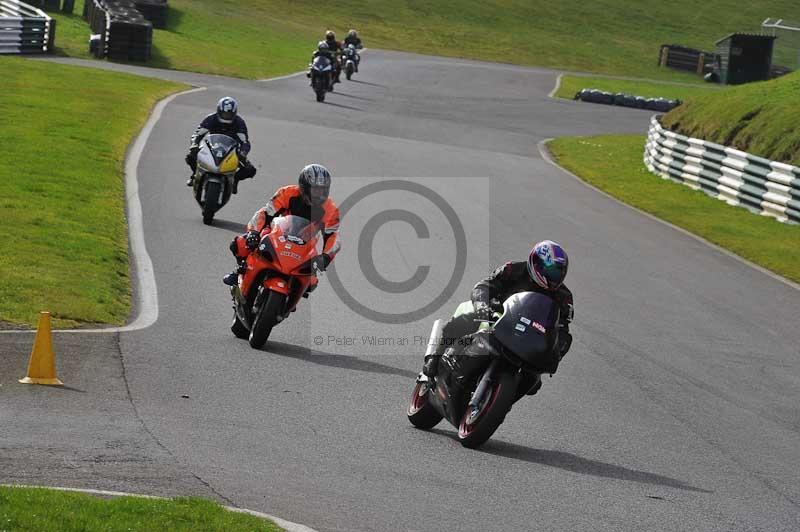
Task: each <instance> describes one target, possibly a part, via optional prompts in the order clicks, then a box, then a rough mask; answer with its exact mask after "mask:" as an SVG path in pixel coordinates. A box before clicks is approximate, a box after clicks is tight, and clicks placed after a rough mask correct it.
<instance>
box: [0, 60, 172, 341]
mask: <svg viewBox="0 0 800 532" xmlns="http://www.w3.org/2000/svg"><path fill="white" fill-rule="evenodd" d="M0 71H2V72H3V75H2V76H0V94H2V95H3V96H2V98H0V116H2V117H3V122H4V125H3V138H4V139H5V140H6V152H7V162H6V164H3V165H0V227H2V228H3V230H2V232H0V321H3V322H10V323H14V324H17V325H22V324H27V325H33V324H35V323H36V319H37V317H38V313H39V311H41V310H49V311H50V312H51V313H52V315H53V318H54V324H55V325H56V326H59V327H64V326H76V325H81V324H84V323H112V324H121V323H123V322H124V321H125V319H126V317H127V316H128V312H129V310H130V295H131V286H130V276H129V265H128V238H127V226H126V223H125V197H124V182H123V179H122V175H123V164H124V158H125V150H126V148H127V146H128V144H129V142H130V141H131V139H132V138H133V136H134V135H135V134H136V133H137V132H138V131H139V130H140V129H141V127H142V125H143V124H144V122H145V121H146V120H147V117H148V115H149V114H150V109H151V108H152V106H153V104H154V103H155V102H156V101H157V100H159V99H160V98H162V97H164V96H166V95H167V94H169V93H172V92H175V91H177V90H179V89H180V88H182V87H183V86H182V85H179V84H176V83H168V82H163V81H158V80H152V79H146V78H141V77H137V76H130V75H125V74H117V73H112V72H103V71H99V70H95V69H86V68H78V67H72V66H65V65H56V64H51V63H45V62H40V61H29V60H26V59H22V58H18V57H0ZM56 87H57V89H54V88H56ZM123 102H124V103H123ZM9 150H10V151H9Z"/></svg>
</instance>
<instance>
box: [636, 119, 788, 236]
mask: <svg viewBox="0 0 800 532" xmlns="http://www.w3.org/2000/svg"><path fill="white" fill-rule="evenodd" d="M644 163H645V165H647V168H648V169H649V170H650V171H651V172H653V173H654V174H656V175H658V176H660V177H663V178H665V179H671V180H673V181H677V182H679V183H683V184H685V185H688V186H690V187H691V188H694V189H696V190H702V191H703V192H705V193H706V194H708V195H710V196H713V197H715V198H718V199H721V200H723V201H726V202H727V203H728V204H730V205H738V206H741V207H745V208H747V209H749V210H751V211H753V212H756V213H758V214H763V215H768V216H773V217H775V218H777V219H778V220H779V221H781V222H790V223H800V168H798V167H797V166H792V165H789V164H785V163H778V162H774V161H770V160H769V159H764V158H763V157H758V156H755V155H750V154H749V153H746V152H743V151H740V150H737V149H734V148H728V147H725V146H722V145H720V144H715V143H713V142H708V141H705V140H700V139H693V138H690V137H685V136H683V135H679V134H677V133H674V132H672V131H669V130H666V129H664V128H663V127H661V123H660V122H659V121H658V116H654V117H653V118H652V120H651V121H650V130H649V131H648V133H647V143H646V144H645V149H644Z"/></svg>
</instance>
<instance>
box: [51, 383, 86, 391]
mask: <svg viewBox="0 0 800 532" xmlns="http://www.w3.org/2000/svg"><path fill="white" fill-rule="evenodd" d="M51 389H52V390H66V391H68V392H78V393H86V390H81V389H80V388H73V387H72V386H67V385H66V384H65V385H63V386H52V387H51Z"/></svg>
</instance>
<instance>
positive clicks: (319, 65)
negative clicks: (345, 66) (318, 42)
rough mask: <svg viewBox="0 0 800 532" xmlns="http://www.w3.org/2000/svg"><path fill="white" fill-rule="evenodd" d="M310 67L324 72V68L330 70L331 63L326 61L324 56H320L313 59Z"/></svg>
mask: <svg viewBox="0 0 800 532" xmlns="http://www.w3.org/2000/svg"><path fill="white" fill-rule="evenodd" d="M312 65H313V66H314V68H316V69H317V70H325V69H326V68H330V66H331V62H330V60H328V58H327V57H324V56H321V55H320V56H318V57H315V58H314V62H313V63H312Z"/></svg>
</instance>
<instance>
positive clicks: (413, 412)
mask: <svg viewBox="0 0 800 532" xmlns="http://www.w3.org/2000/svg"><path fill="white" fill-rule="evenodd" d="M407 415H408V420H409V421H410V422H411V424H412V425H414V426H415V427H417V428H418V429H422V430H428V429H432V428H433V427H435V426H436V425H437V424H438V423H439V422H440V421H441V420H442V415H441V414H440V413H439V412H438V411H437V410H436V409H435V408H434V407H433V405H432V404H431V402H430V401H429V400H428V390H427V387H425V386H423V383H421V382H418V383H417V385H416V386H414V392H413V393H412V394H411V403H410V404H409V405H408V412H407Z"/></svg>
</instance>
